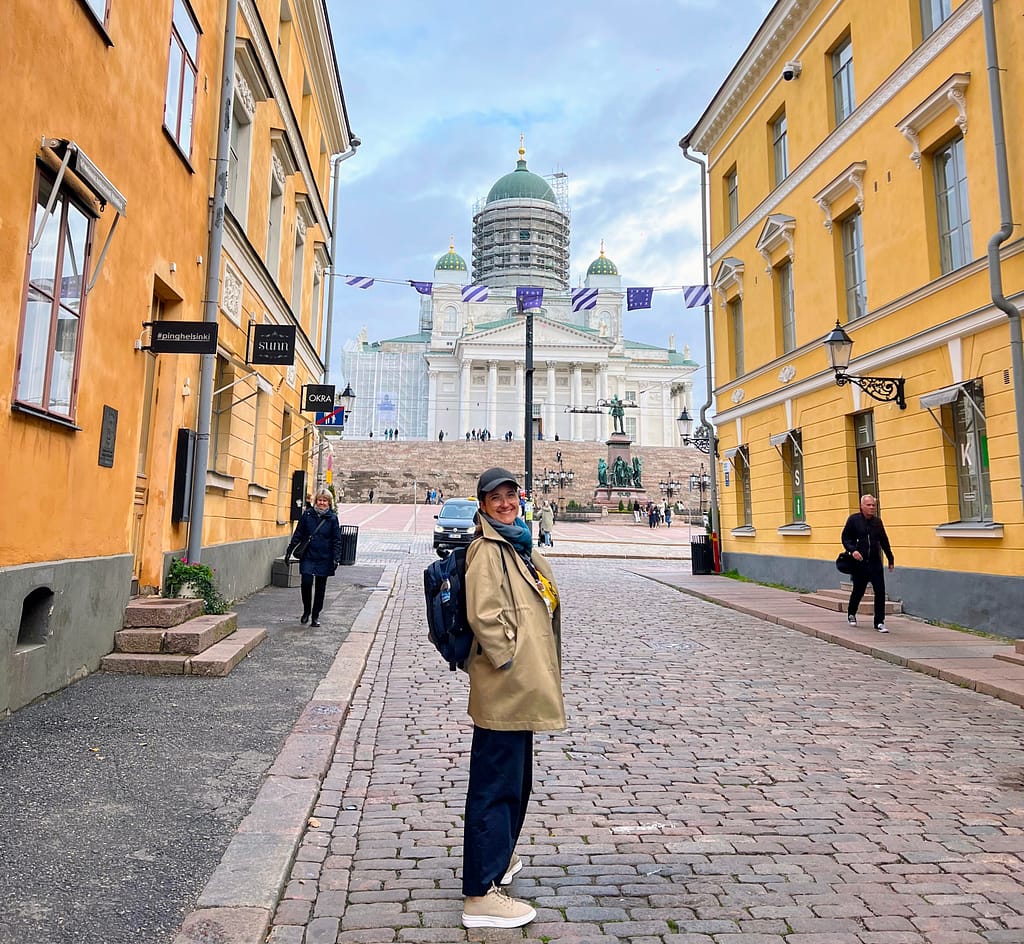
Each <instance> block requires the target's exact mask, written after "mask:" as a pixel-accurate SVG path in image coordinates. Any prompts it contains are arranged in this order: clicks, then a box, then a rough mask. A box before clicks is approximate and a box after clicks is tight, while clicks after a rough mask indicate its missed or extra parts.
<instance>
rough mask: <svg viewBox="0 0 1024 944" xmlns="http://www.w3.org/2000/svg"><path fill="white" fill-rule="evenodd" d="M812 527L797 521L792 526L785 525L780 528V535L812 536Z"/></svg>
mask: <svg viewBox="0 0 1024 944" xmlns="http://www.w3.org/2000/svg"><path fill="white" fill-rule="evenodd" d="M810 533H811V526H810V525H809V524H806V523H805V522H803V521H796V522H793V523H792V524H784V525H783V526H782V527H781V528H779V534H783V535H787V534H789V535H792V534H810Z"/></svg>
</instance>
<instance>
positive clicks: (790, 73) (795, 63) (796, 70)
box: [782, 59, 804, 82]
mask: <svg viewBox="0 0 1024 944" xmlns="http://www.w3.org/2000/svg"><path fill="white" fill-rule="evenodd" d="M803 68H804V67H803V65H802V64H801V63H800V60H799V59H790V60H789V62H787V63H786V64H785V65H784V66H783V67H782V79H783V81H785V82H792V81H793V79H795V78H796V77H797V76H798V75H799V74H800V73H801V72H802V71H803Z"/></svg>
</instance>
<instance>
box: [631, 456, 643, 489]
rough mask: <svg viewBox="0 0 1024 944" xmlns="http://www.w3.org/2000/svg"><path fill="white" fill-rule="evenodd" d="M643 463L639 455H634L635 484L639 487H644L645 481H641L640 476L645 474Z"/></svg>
mask: <svg viewBox="0 0 1024 944" xmlns="http://www.w3.org/2000/svg"><path fill="white" fill-rule="evenodd" d="M642 469H643V463H642V462H641V461H640V457H639V456H633V484H634V485H635V486H636V487H637V488H643V487H644V486H643V483H642V482H641V481H640V477H641V475H642V474H643V473H642Z"/></svg>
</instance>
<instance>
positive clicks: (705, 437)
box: [676, 406, 718, 457]
mask: <svg viewBox="0 0 1024 944" xmlns="http://www.w3.org/2000/svg"><path fill="white" fill-rule="evenodd" d="M676 426H678V427H679V435H680V436H681V437H682V438H683V445H684V446H693V448H694V449H696V450H697V451H698V452H703V453H704V455H706V456H707V455H710V454H711V449H712V447H714V451H715V456H716V457H717V456H718V437H717V436H714V437H712V435H711V427H710V426H701V428H700V429H698V430H697V434H696V435H695V436H694V435H691V434H692V433H693V417H692V416H690V414H689V413H688V412H687V410H686V407H685V406H684V407H683V409H682V412H681V413H680V414H679V416H677V417H676Z"/></svg>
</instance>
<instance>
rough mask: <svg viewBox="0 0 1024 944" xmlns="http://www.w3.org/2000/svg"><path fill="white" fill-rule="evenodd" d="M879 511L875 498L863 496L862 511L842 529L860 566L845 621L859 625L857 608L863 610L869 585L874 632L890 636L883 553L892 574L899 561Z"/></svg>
mask: <svg viewBox="0 0 1024 944" xmlns="http://www.w3.org/2000/svg"><path fill="white" fill-rule="evenodd" d="M877 509H878V502H877V501H875V496H874V495H862V496H861V499H860V511H859V512H857V513H856V514H853V515H850V517H849V518H847V519H846V526H845V527H844V528H843V538H842V540H843V547H845V548H846V550H848V551H849V552H850V554H851V555H852V556H853V559H854V560H855V561H857V566H856V568H855V569H854V571H853V573H852V574H851V577H852V578H853V592H852V593H851V594H850V602H849V604H848V605H847V607H846V619H847V620H848V621H849V623H850V624H851V625H852V626H856V625H857V607H858V606H860V601H861V598H862V597H863V596H864V591H865V590H866V589H867V585H868V584H869V583H870V584H871V589H872V590H873V591H874V594H875V622H874V625H875V629H877V630H878V631H879V632H880V633H887V632H889V630H888V629H886V628H885V571H884V570H883V568H882V552H883V551H884V552H885V556H886V558H887V559H888V561H889V570H892V569H893V567H894V566H895V564H896V560H895V558H894V557H893V555H892V548H891V547H890V546H889V536H888V535H887V534H886V533H885V525H883V524H882V519H881V518H879V517H878V516H877V515H876V514H875V512H876V511H877Z"/></svg>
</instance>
